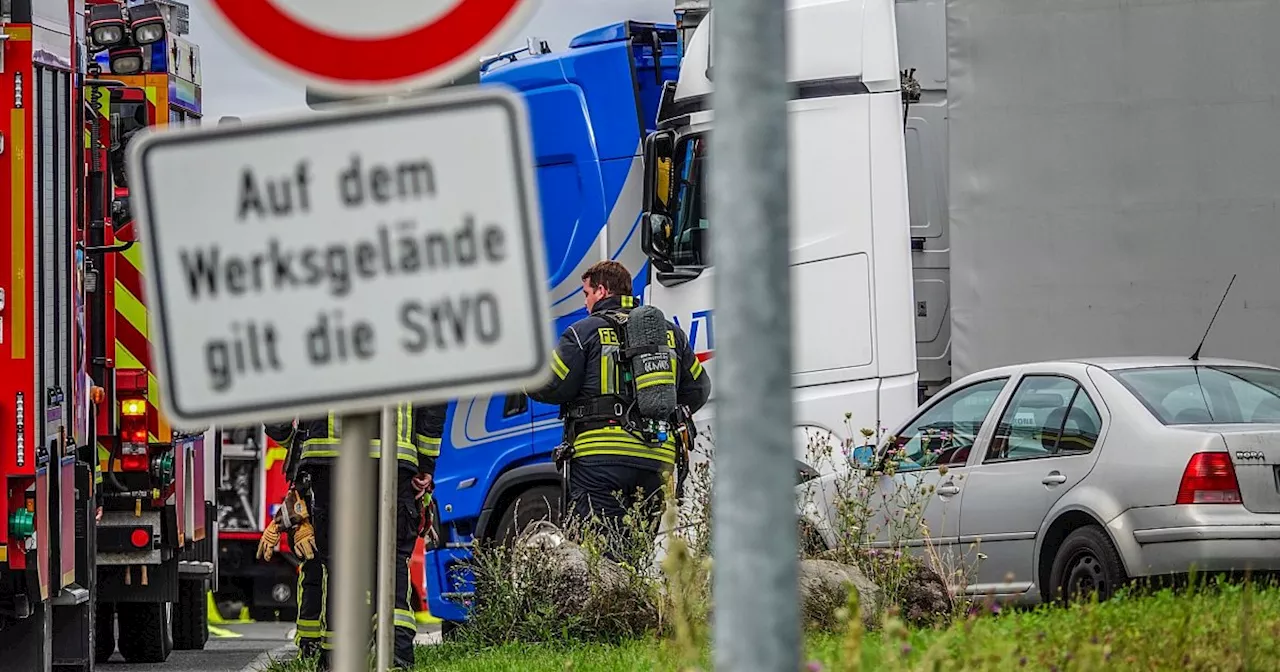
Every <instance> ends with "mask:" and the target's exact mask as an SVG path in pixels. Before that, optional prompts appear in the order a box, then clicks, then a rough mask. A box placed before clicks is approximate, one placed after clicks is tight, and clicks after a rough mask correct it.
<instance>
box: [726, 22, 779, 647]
mask: <svg viewBox="0 0 1280 672" xmlns="http://www.w3.org/2000/svg"><path fill="white" fill-rule="evenodd" d="M711 16H712V18H711V20H712V23H713V25H712V33H713V34H712V41H713V47H712V63H711V67H713V68H714V69H715V91H714V93H713V94H712V107H713V110H714V115H715V119H714V122H713V130H712V132H711V154H710V159H709V161H710V170H711V180H710V182H711V203H710V216H711V220H712V221H714V222H719V224H717V225H716V227H717V228H715V229H713V230H712V233H711V236H710V238H711V245H712V259H711V260H712V262H713V263H714V264H715V266H716V272H715V290H714V292H715V307H716V322H717V325H716V327H717V330H718V331H719V334H718V336H719V339H718V340H719V344H718V346H717V350H718V352H717V353H716V361H718V362H720V364H719V369H718V372H717V376H718V379H717V380H716V396H717V397H718V398H717V400H716V434H715V437H716V444H717V445H719V446H720V447H721V448H720V449H719V450H717V451H716V455H715V466H716V479H715V493H714V500H715V504H714V506H713V510H714V511H715V520H714V523H713V524H714V528H713V530H714V531H713V544H714V553H715V559H716V566H715V578H714V585H713V588H714V594H715V615H714V619H715V623H714V640H715V667H716V669H719V670H735V671H742V672H746V671H749V670H769V671H777V672H782V671H783V670H785V671H786V672H794V671H795V670H797V669H799V668H800V665H801V662H802V661H801V629H800V609H799V601H798V598H797V591H798V586H797V582H798V578H797V575H798V567H797V560H796V546H797V543H798V542H797V536H798V535H797V533H796V506H795V502H796V494H795V468H794V464H795V461H794V458H793V447H792V437H791V434H792V412H791V294H790V291H791V290H790V288H791V282H790V277H789V275H788V266H789V258H790V245H789V240H788V235H787V230H788V206H789V199H790V196H789V175H788V168H787V159H788V157H787V145H788V143H787V99H788V98H789V95H788V86H787V81H786V58H785V55H786V53H787V48H786V11H785V0H733V2H723V3H717V4H716V6H715V8H714V9H713V10H712V14H711ZM761 54H767V55H768V57H767V58H761V57H760V55H761Z"/></svg>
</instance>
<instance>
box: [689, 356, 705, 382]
mask: <svg viewBox="0 0 1280 672" xmlns="http://www.w3.org/2000/svg"><path fill="white" fill-rule="evenodd" d="M689 373H690V375H692V376H693V379H694V380H697V379H698V376H701V375H702V362H700V361H698V358H697V357H694V358H693V363H692V364H690V365H689Z"/></svg>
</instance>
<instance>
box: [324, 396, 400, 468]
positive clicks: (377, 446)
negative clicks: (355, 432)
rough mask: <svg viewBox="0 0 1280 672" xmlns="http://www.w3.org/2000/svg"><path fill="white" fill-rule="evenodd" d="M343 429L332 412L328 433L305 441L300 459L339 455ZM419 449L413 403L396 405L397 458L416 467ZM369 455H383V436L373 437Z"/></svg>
mask: <svg viewBox="0 0 1280 672" xmlns="http://www.w3.org/2000/svg"><path fill="white" fill-rule="evenodd" d="M341 429H342V421H341V419H340V418H338V416H337V414H335V413H330V414H329V416H328V435H327V436H324V437H316V438H309V439H307V440H306V441H303V442H302V450H301V454H300V455H299V459H300V460H308V459H328V458H336V457H338V454H339V449H340V446H341V444H342V437H341V436H339V432H340V431H341ZM418 450H419V449H418V446H417V444H416V443H415V442H414V436H413V404H400V405H398V406H396V459H399V460H402V461H404V462H407V463H409V464H411V465H413V466H415V467H416V466H417V465H418ZM369 457H372V458H374V459H378V458H380V457H382V439H381V438H377V439H373V440H371V441H370V442H369Z"/></svg>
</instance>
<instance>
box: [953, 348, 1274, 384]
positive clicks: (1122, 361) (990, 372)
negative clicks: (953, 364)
mask: <svg viewBox="0 0 1280 672" xmlns="http://www.w3.org/2000/svg"><path fill="white" fill-rule="evenodd" d="M1192 363H1193V362H1192V361H1191V359H1190V358H1189V357H1179V356H1173V355H1131V356H1124V357H1076V358H1069V359H1046V360H1040V361H1035V362H1022V363H1020V364H1009V365H1006V366H999V367H991V368H988V369H983V370H981V371H975V372H973V373H971V374H969V375H967V376H965V377H964V378H962V379H961V380H959V381H956V382H961V381H970V380H976V379H979V378H991V377H997V376H1008V375H1012V374H1014V373H1016V372H1017V371H1018V370H1019V369H1021V368H1022V367H1024V366H1037V367H1039V366H1043V367H1048V368H1053V367H1054V366H1055V365H1069V364H1075V365H1085V366H1096V367H1098V368H1100V369H1103V370H1106V371H1121V370H1124V369H1141V368H1150V367H1162V366H1190V365H1191V364H1192ZM1194 363H1195V364H1199V365H1200V366H1249V367H1256V368H1260V369H1270V370H1272V371H1280V369H1277V368H1276V367H1274V366H1270V365H1267V364H1259V363H1258V362H1251V361H1245V360H1239V359H1225V358H1220V357H1202V358H1200V359H1198V360H1196V361H1195V362H1194Z"/></svg>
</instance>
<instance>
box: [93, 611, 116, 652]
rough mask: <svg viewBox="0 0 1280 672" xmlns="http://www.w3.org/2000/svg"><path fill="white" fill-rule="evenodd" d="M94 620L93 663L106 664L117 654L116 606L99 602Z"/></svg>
mask: <svg viewBox="0 0 1280 672" xmlns="http://www.w3.org/2000/svg"><path fill="white" fill-rule="evenodd" d="M93 619H94V621H93V662H95V663H105V662H107V661H108V660H110V659H111V656H112V655H114V654H115V652H116V606H115V605H114V604H112V603H110V602H99V603H98V606H97V613H95V614H94V615H93Z"/></svg>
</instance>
